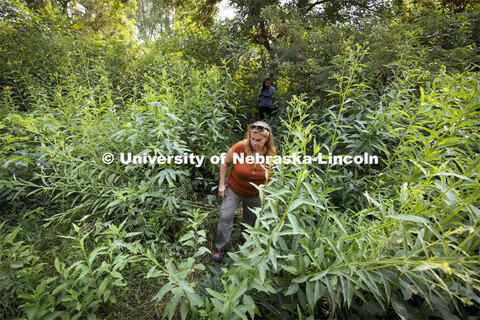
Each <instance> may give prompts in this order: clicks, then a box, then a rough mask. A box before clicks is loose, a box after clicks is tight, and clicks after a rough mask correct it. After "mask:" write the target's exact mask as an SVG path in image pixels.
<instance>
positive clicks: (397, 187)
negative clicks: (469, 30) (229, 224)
mask: <svg viewBox="0 0 480 320" xmlns="http://www.w3.org/2000/svg"><path fill="white" fill-rule="evenodd" d="M65 41H67V40H65ZM345 48H346V49H345V50H344V52H343V53H342V54H340V55H338V56H337V57H336V58H335V61H334V64H333V67H334V68H335V70H336V72H335V74H333V76H332V81H334V82H335V83H336V87H335V88H334V89H332V90H330V92H329V93H330V96H329V97H330V100H329V101H328V103H327V104H325V105H319V103H318V102H315V101H312V100H310V99H309V98H308V97H306V96H301V97H296V96H294V97H292V98H291V99H290V102H289V103H288V106H287V108H286V110H285V112H284V113H282V117H281V118H276V120H275V121H272V128H273V132H274V133H275V137H276V141H277V145H278V151H279V152H278V153H279V154H281V155H292V154H293V153H297V154H301V155H310V156H318V155H319V154H320V153H322V154H323V155H324V156H326V155H328V154H329V153H332V154H334V155H357V154H359V155H363V154H364V153H365V152H366V153H368V154H370V155H377V156H378V157H379V159H380V161H379V163H378V164H374V165H360V164H350V165H333V164H328V165H320V164H313V163H312V164H279V165H277V166H276V167H275V168H274V169H273V175H272V178H271V179H270V181H269V183H268V184H267V185H266V186H264V187H259V190H260V194H261V197H262V207H261V208H258V209H257V210H256V213H257V221H256V224H255V226H253V227H250V228H248V229H247V230H246V231H245V232H244V236H245V238H246V241H245V243H240V242H239V241H238V239H239V238H240V237H239V236H240V235H239V232H238V230H236V231H235V233H234V237H233V240H234V241H233V242H234V245H233V246H232V250H231V251H230V252H229V253H228V256H226V257H225V259H224V261H222V263H219V264H214V263H212V262H211V260H210V251H211V249H212V248H213V241H214V238H215V232H216V222H217V219H218V212H219V209H218V207H219V201H218V199H216V196H215V195H214V192H215V185H216V181H217V180H218V179H217V178H218V173H217V170H218V167H217V166H216V165H213V164H211V163H208V162H207V163H205V165H204V166H202V167H199V168H196V167H194V166H180V165H175V164H172V165H168V164H161V165H158V164H150V165H144V166H140V165H134V164H129V165H123V164H121V163H120V162H119V161H118V157H119V154H120V153H121V152H132V153H133V154H135V155H143V154H144V153H145V154H149V155H177V154H183V153H194V154H197V155H205V156H206V157H207V158H209V157H210V156H211V155H218V154H220V153H222V152H225V151H226V149H227V148H228V146H229V145H232V144H233V143H234V142H235V141H236V140H239V138H240V136H241V135H242V134H243V133H238V132H240V131H241V127H242V123H243V122H244V120H245V119H244V117H242V114H241V112H240V111H239V110H241V107H239V106H238V105H237V104H236V103H237V101H236V100H235V97H234V96H233V94H232V93H231V90H230V89H231V86H234V85H235V84H234V83H233V81H232V79H230V75H229V73H228V70H222V69H219V68H216V67H212V68H198V67H195V66H194V65H193V64H189V63H188V62H187V61H185V60H182V59H181V58H179V57H178V56H169V57H163V56H161V55H155V54H153V53H151V54H150V55H148V54H147V55H145V56H144V57H143V58H142V59H145V60H141V59H139V60H138V61H136V62H135V63H138V65H137V66H136V67H138V69H141V70H142V73H141V75H142V79H137V78H135V77H134V76H133V75H136V74H137V73H138V72H137V71H136V70H137V69H135V68H134V70H133V71H131V73H130V74H129V76H132V77H131V78H129V79H130V80H132V81H138V82H134V83H133V84H132V85H131V88H133V89H132V92H131V93H129V94H128V95H121V94H120V93H119V92H118V91H117V89H114V88H112V85H111V84H112V82H111V81H110V78H109V77H110V76H111V74H110V73H109V70H108V69H107V68H103V67H102V65H101V64H98V65H97V64H95V63H94V62H92V61H91V60H89V59H86V60H85V61H87V62H85V61H84V62H82V59H80V62H79V60H78V59H79V58H78V57H80V58H81V57H88V56H89V55H90V54H91V52H89V51H88V50H89V49H85V50H86V51H85V52H84V51H80V53H82V52H83V53H85V55H83V56H82V55H78V56H76V57H71V59H72V60H69V61H70V63H66V62H63V64H61V65H60V67H61V66H62V65H63V66H67V67H65V70H63V71H61V69H59V72H63V74H62V77H61V79H60V80H58V81H59V82H58V83H56V85H52V84H46V83H36V82H34V83H30V82H29V81H30V80H29V78H28V77H27V76H25V77H23V78H21V79H23V80H22V81H24V82H25V83H22V84H19V87H22V88H31V91H30V92H21V94H18V92H17V93H12V92H10V91H8V90H6V92H4V93H3V95H2V99H3V103H4V105H5V106H6V107H5V109H4V110H2V113H3V115H4V118H3V120H2V126H1V127H0V130H1V133H2V136H1V138H2V141H3V145H4V148H3V150H2V153H1V154H0V156H1V159H2V162H3V165H2V168H1V170H2V171H1V181H0V183H1V185H0V187H1V189H0V190H1V193H0V198H1V203H2V218H3V220H4V222H3V223H2V225H1V228H0V229H1V230H0V249H1V250H0V272H1V274H0V279H2V282H1V284H0V305H1V309H0V310H1V313H0V315H1V316H2V318H16V317H20V318H25V319H54V318H59V319H96V318H105V319H138V318H143V319H158V318H169V319H173V318H174V319H196V318H215V319H220V318H223V319H249V318H262V319H279V318H280V319H321V318H332V319H333V318H352V319H354V318H359V319H362V318H368V319H383V318H395V317H399V318H402V319H416V318H421V319H424V318H427V317H428V318H430V319H436V318H443V319H455V318H468V317H469V316H475V315H476V314H478V312H479V305H480V298H479V293H480V283H479V277H478V274H479V261H480V260H479V259H480V255H479V249H478V248H479V242H480V238H479V231H480V226H479V216H480V205H479V203H480V201H479V196H480V181H479V176H478V173H479V170H480V156H479V151H480V150H479V145H480V144H479V132H478V129H479V127H478V123H479V120H480V114H479V108H480V99H479V86H480V77H479V73H478V71H473V70H470V71H465V72H463V73H459V74H448V73H446V72H445V70H443V69H442V68H440V69H439V70H437V71H436V72H435V73H428V72H425V70H423V69H421V67H420V66H419V65H416V64H415V61H416V60H412V61H399V63H403V64H404V65H403V67H402V68H398V70H399V71H398V72H399V74H397V76H396V78H395V79H394V80H393V81H392V82H391V83H389V84H388V85H386V86H385V87H384V88H383V89H382V90H381V92H379V91H378V89H375V90H374V89H373V88H371V87H370V85H369V82H368V81H367V80H365V79H362V78H361V77H360V76H359V75H360V74H361V71H362V68H364V65H363V63H362V62H363V60H364V58H365V56H366V55H367V54H368V49H367V48H365V47H363V46H361V45H358V44H357V45H353V44H352V43H349V42H346V44H345ZM92 59H93V58H92ZM90 63H92V64H93V65H94V66H95V68H94V70H95V72H93V73H88V72H85V70H89V68H92V66H91V65H90ZM132 68H133V66H132ZM17 71H18V70H17ZM20 71H21V70H20ZM20 71H19V72H20ZM126 72H127V71H126ZM68 74H70V75H71V76H70V77H67V76H66V75H68ZM45 92H48V94H45ZM121 98H122V99H123V98H124V99H123V100H122V99H121ZM22 99H23V100H22ZM22 101H23V102H22ZM19 105H21V106H22V107H21V108H20V107H19ZM232 128H233V129H234V130H232ZM105 152H111V153H112V154H114V156H115V157H116V159H117V160H116V161H115V162H114V163H112V164H109V165H107V164H105V163H103V162H102V155H103V153H105ZM239 223H240V221H239V220H238V219H237V221H236V225H237V226H238V224H239Z"/></svg>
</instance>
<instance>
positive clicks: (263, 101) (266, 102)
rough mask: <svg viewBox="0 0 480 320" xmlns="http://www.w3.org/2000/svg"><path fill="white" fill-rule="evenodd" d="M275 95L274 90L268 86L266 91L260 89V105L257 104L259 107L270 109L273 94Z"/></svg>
mask: <svg viewBox="0 0 480 320" xmlns="http://www.w3.org/2000/svg"><path fill="white" fill-rule="evenodd" d="M274 93H275V88H274V87H272V86H270V88H268V90H263V92H262V89H260V93H259V94H258V95H259V96H260V103H259V104H258V105H259V106H260V107H272V106H273V99H272V98H273V97H272V96H273V94H274Z"/></svg>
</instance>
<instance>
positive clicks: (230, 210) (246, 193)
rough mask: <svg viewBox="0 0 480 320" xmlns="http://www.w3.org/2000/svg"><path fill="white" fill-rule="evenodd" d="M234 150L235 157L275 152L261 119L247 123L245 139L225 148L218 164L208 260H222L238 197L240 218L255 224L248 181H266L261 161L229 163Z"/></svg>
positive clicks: (254, 194)
mask: <svg viewBox="0 0 480 320" xmlns="http://www.w3.org/2000/svg"><path fill="white" fill-rule="evenodd" d="M234 154H237V156H236V159H239V157H241V156H242V155H243V159H245V158H246V157H247V156H254V157H255V156H257V157H260V156H263V157H264V158H265V157H266V156H269V155H275V154H276V151H275V145H274V142H273V134H272V129H271V128H270V126H269V125H268V124H266V123H265V122H262V121H257V122H255V123H253V124H251V125H249V127H248V129H247V135H246V139H245V140H242V141H239V142H237V143H235V144H234V145H233V146H232V147H231V148H230V150H228V153H227V156H226V157H225V161H224V164H221V165H220V185H219V186H218V194H219V195H220V197H221V198H222V199H223V202H222V207H221V209H220V218H219V220H218V231H217V238H216V241H215V247H216V250H215V252H214V254H213V255H212V260H214V261H217V262H218V261H221V260H222V258H223V255H224V254H225V251H226V250H227V248H228V245H229V242H230V237H231V235H232V228H233V215H234V214H235V211H236V210H237V208H238V205H239V203H240V201H241V202H243V221H244V222H245V223H248V224H249V225H252V226H253V225H254V224H255V220H256V216H255V214H254V213H253V212H252V211H251V208H255V207H260V206H261V200H260V196H259V193H258V190H257V189H256V188H255V187H254V186H253V185H252V184H250V182H252V183H254V184H255V185H262V184H265V183H266V178H265V170H264V169H263V168H262V164H260V163H256V162H254V163H252V164H249V163H247V161H244V162H243V163H240V161H237V163H233V162H234ZM260 158H261V157H260ZM231 163H233V166H232V170H231V171H230V173H229V175H228V179H227V180H228V185H226V184H225V176H226V175H227V171H228V166H229V165H230V164H231ZM264 165H267V164H264Z"/></svg>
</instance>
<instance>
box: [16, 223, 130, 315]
mask: <svg viewBox="0 0 480 320" xmlns="http://www.w3.org/2000/svg"><path fill="white" fill-rule="evenodd" d="M125 222H126V220H125V221H124V222H123V223H122V224H121V225H120V226H119V227H116V226H115V225H113V224H110V223H107V224H101V223H98V224H96V225H95V226H91V227H93V228H92V229H93V230H90V231H88V232H87V230H85V228H89V226H88V225H85V228H83V229H81V228H80V227H78V226H77V225H75V224H74V225H73V226H74V230H75V233H76V235H75V236H65V237H64V238H67V239H71V240H73V241H75V245H74V246H73V249H77V251H74V252H73V254H72V255H71V256H70V259H73V261H75V262H73V263H71V264H70V263H68V264H67V263H65V262H61V261H60V260H59V259H58V257H57V258H56V259H55V262H54V265H55V270H56V272H57V273H58V274H59V275H60V276H54V277H50V278H48V279H44V280H42V281H41V282H40V283H39V284H38V285H37V286H36V287H35V290H31V292H29V293H23V294H20V295H19V296H18V297H19V298H20V299H23V300H25V301H26V303H24V304H22V305H21V306H20V307H21V308H23V310H24V311H25V313H26V315H27V317H28V319H39V318H42V319H45V318H52V319H54V318H57V317H61V318H62V319H81V318H87V319H96V318H97V317H96V312H97V311H98V309H99V308H100V307H102V306H106V305H108V304H114V303H116V301H117V299H116V292H118V291H117V290H116V287H124V286H126V284H127V283H126V281H125V279H124V277H123V276H122V274H121V273H120V272H122V270H123V269H124V268H125V267H126V266H127V265H128V264H129V263H130V262H131V261H133V259H132V257H131V256H129V255H128V254H124V253H123V252H122V249H124V248H126V247H127V246H126V244H125V243H124V242H123V241H124V240H125V239H128V238H130V237H133V236H135V235H136V234H138V233H126V232H125V231H123V230H122V228H123V226H124V225H125ZM104 229H105V230H104ZM92 232H95V239H94V244H95V246H94V248H93V249H91V250H88V249H87V247H86V246H87V244H86V241H87V240H88V237H89V235H90V234H91V233H92ZM102 257H105V258H103V259H102Z"/></svg>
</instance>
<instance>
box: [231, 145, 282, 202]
mask: <svg viewBox="0 0 480 320" xmlns="http://www.w3.org/2000/svg"><path fill="white" fill-rule="evenodd" d="M245 143H246V140H242V141H240V142H237V143H235V144H234V145H233V147H232V151H233V153H236V154H238V155H241V154H242V153H243V154H244V157H246V156H247V152H246V150H245ZM275 154H276V153H275ZM263 165H264V166H265V164H263ZM265 181H266V180H265V170H264V169H263V168H262V164H257V163H253V164H247V163H246V161H244V163H243V164H242V163H238V162H237V163H234V164H233V166H232V170H230V173H229V174H228V186H229V187H230V188H231V189H232V191H233V192H235V193H236V194H237V195H239V196H241V197H254V196H256V195H258V190H257V189H256V188H255V187H254V186H252V185H251V184H250V182H252V183H254V184H256V185H261V184H265Z"/></svg>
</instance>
